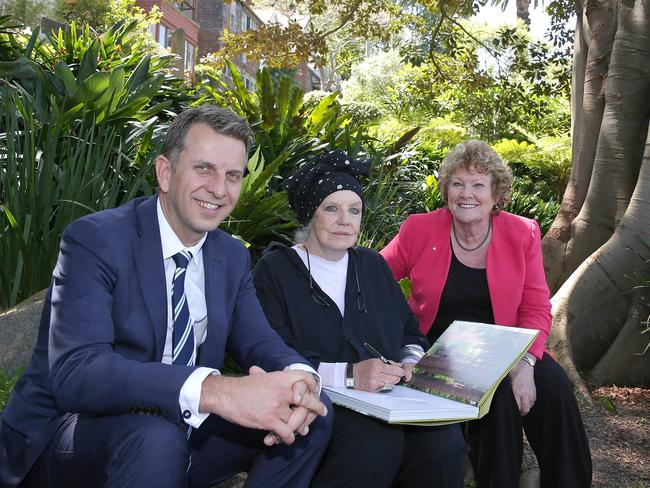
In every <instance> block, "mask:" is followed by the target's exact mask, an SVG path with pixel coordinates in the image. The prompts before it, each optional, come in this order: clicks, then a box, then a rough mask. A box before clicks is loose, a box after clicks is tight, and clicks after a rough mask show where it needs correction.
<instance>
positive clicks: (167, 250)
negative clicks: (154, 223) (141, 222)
mask: <svg viewBox="0 0 650 488" xmlns="http://www.w3.org/2000/svg"><path fill="white" fill-rule="evenodd" d="M156 211H157V213H158V227H159V228H160V241H161V243H162V253H163V259H169V258H171V257H172V256H173V255H174V254H176V253H178V252H180V251H183V250H187V251H189V252H191V253H192V256H194V257H196V256H198V254H199V251H200V250H201V247H202V246H203V243H204V242H205V238H206V237H207V236H208V234H207V233H205V234H203V237H201V239H200V240H199V242H197V243H196V244H194V245H193V246H192V247H185V246H184V245H183V243H182V242H181V240H180V239H179V238H178V236H177V235H176V232H174V229H172V227H171V225H169V222H167V217H165V213H164V212H163V209H162V205H161V204H160V197H158V199H157V200H156ZM192 261H194V259H192Z"/></svg>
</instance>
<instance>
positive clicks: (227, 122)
mask: <svg viewBox="0 0 650 488" xmlns="http://www.w3.org/2000/svg"><path fill="white" fill-rule="evenodd" d="M194 124H206V125H207V126H209V127H210V128H211V129H212V130H214V131H215V132H216V133H217V134H221V135H224V136H228V137H232V138H234V139H237V140H239V141H242V142H243V143H244V145H245V146H246V154H248V151H249V150H250V148H251V145H252V138H253V131H252V130H251V128H250V127H249V125H248V123H247V122H246V121H245V120H244V119H243V118H242V117H240V116H239V115H237V114H235V113H234V112H233V111H232V110H229V109H226V108H222V107H216V106H214V105H202V106H200V107H195V108H191V109H188V110H185V111H183V112H181V113H180V114H179V115H178V117H176V118H175V119H174V121H173V122H172V123H171V125H170V126H169V129H168V130H167V134H165V141H164V143H163V154H164V155H165V157H166V158H167V159H169V160H170V161H171V163H172V167H175V166H176V161H177V159H178V155H179V154H180V153H181V152H182V151H183V149H184V148H185V136H186V135H187V131H189V130H190V127H192V126H193V125H194Z"/></svg>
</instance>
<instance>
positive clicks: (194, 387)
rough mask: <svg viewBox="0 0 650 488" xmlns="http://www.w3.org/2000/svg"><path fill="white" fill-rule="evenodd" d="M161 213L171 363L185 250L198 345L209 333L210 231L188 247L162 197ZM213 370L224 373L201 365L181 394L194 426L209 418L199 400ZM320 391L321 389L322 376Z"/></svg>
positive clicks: (187, 419)
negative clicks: (206, 250) (206, 253)
mask: <svg viewBox="0 0 650 488" xmlns="http://www.w3.org/2000/svg"><path fill="white" fill-rule="evenodd" d="M156 207H157V213H158V227H159V228H160V241H161V243H162V252H163V261H164V264H165V285H166V288H167V334H166V336H165V348H164V350H163V358H162V362H163V363H166V364H171V362H172V332H173V328H174V320H173V314H172V280H173V277H174V271H175V270H176V263H175V262H174V259H173V256H174V255H175V254H176V253H178V252H180V251H183V250H186V251H189V252H191V253H192V259H191V260H190V262H189V263H188V265H187V270H186V271H185V296H186V299H187V306H188V308H189V311H190V316H191V317H192V321H193V322H194V345H195V347H199V346H200V345H201V344H203V343H204V342H205V339H206V337H207V335H208V312H207V306H206V302H205V273H204V270H203V243H204V242H205V238H206V237H207V234H205V235H204V236H203V237H202V238H201V240H199V242H198V243H196V244H195V245H194V246H192V247H185V246H184V245H183V243H182V242H181V240H180V239H179V238H178V236H177V235H176V233H175V232H174V230H173V229H172V228H171V226H170V225H169V222H168V221H167V218H166V217H165V214H164V212H163V209H162V206H161V205H160V199H158V201H157V202H156ZM289 368H290V369H299V370H303V371H307V372H309V373H312V374H315V375H316V376H318V374H317V373H316V371H315V370H314V369H313V368H312V367H310V366H308V365H306V364H300V363H296V364H291V365H289ZM211 374H220V372H219V371H218V370H216V369H212V368H206V367H202V366H200V367H198V368H196V370H194V371H193V372H192V374H191V375H190V376H189V377H188V378H187V380H185V383H183V386H182V387H181V391H180V394H179V397H178V404H179V406H180V409H181V412H183V415H182V417H183V420H184V421H185V423H186V424H188V425H191V426H192V427H194V428H198V427H200V426H201V424H202V423H203V421H204V420H205V419H206V418H208V415H209V414H208V413H200V412H199V402H200V400H201V387H202V385H203V380H205V378H207V377H208V376H209V375H211ZM318 379H319V392H320V377H318Z"/></svg>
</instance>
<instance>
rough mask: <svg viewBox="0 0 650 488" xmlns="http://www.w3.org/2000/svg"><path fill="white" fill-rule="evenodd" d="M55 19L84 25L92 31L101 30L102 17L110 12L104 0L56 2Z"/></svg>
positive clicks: (63, 0)
mask: <svg viewBox="0 0 650 488" xmlns="http://www.w3.org/2000/svg"><path fill="white" fill-rule="evenodd" d="M54 12H55V15H56V18H57V19H59V20H61V21H63V22H67V23H72V22H74V23H77V24H82V23H85V24H87V25H89V26H91V27H92V28H93V29H96V30H101V28H102V27H103V25H104V17H105V16H106V14H108V13H109V12H110V4H109V3H108V2H106V0H76V1H75V2H69V1H67V0H56V4H55V10H54Z"/></svg>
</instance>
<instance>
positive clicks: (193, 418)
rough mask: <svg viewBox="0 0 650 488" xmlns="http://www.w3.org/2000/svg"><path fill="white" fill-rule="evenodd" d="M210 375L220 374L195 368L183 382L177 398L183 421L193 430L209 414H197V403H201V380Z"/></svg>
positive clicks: (207, 369) (214, 370) (208, 369)
mask: <svg viewBox="0 0 650 488" xmlns="http://www.w3.org/2000/svg"><path fill="white" fill-rule="evenodd" d="M211 374H221V373H219V371H218V370H216V369H212V368H203V367H200V368H196V369H195V370H194V371H193V372H192V374H191V375H190V376H189V377H188V378H187V379H186V380H185V383H183V386H182V387H181V392H180V395H179V396H178V405H179V406H180V408H181V416H182V417H183V421H184V422H185V423H186V424H187V425H191V426H192V427H194V428H195V429H198V428H199V427H200V426H201V424H202V423H203V421H204V420H205V419H207V418H208V416H209V415H210V414H209V413H199V403H200V401H201V387H202V386H203V380H205V379H206V378H207V377H208V376H210V375H211Z"/></svg>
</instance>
